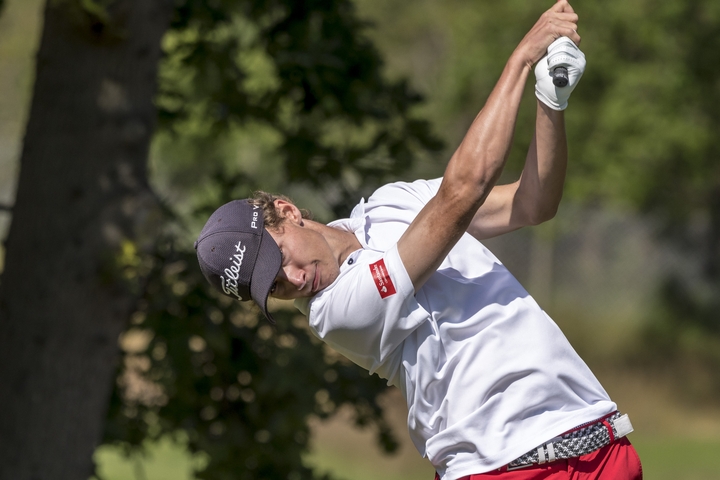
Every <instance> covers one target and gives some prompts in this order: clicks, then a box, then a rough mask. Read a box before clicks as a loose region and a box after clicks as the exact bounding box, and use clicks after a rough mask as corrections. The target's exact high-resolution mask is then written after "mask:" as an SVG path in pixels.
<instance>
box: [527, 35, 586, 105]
mask: <svg viewBox="0 0 720 480" xmlns="http://www.w3.org/2000/svg"><path fill="white" fill-rule="evenodd" d="M558 66H562V67H565V68H567V71H568V80H569V82H568V84H567V85H566V86H564V87H556V86H555V85H554V84H553V77H552V74H553V70H554V69H555V67H558ZM584 71H585V54H584V53H583V52H581V51H580V49H579V48H578V47H577V45H575V43H574V42H573V41H572V40H570V39H569V38H568V37H560V38H558V39H557V40H555V41H554V42H553V43H551V44H550V46H549V47H548V54H547V55H545V56H544V57H543V58H541V59H540V61H539V62H538V63H537V65H535V80H536V82H535V96H536V97H537V98H538V100H540V101H541V102H543V103H544V104H545V105H547V106H548V107H550V108H552V109H553V110H565V109H566V108H567V106H568V98H570V94H571V93H572V91H573V90H574V89H575V86H576V85H577V84H578V82H579V81H580V77H582V74H583V72H584Z"/></svg>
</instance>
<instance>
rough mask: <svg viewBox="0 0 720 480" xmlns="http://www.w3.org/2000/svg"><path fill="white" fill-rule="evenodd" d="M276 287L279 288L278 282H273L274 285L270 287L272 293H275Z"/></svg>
mask: <svg viewBox="0 0 720 480" xmlns="http://www.w3.org/2000/svg"><path fill="white" fill-rule="evenodd" d="M275 289H277V282H273V284H272V287H270V293H271V294H272V293H275Z"/></svg>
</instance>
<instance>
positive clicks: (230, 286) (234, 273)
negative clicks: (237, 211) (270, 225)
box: [220, 222, 257, 300]
mask: <svg viewBox="0 0 720 480" xmlns="http://www.w3.org/2000/svg"><path fill="white" fill-rule="evenodd" d="M253 223H255V222H253ZM253 228H257V227H253ZM235 252H237V253H235V255H233V256H232V257H230V261H231V262H232V263H231V264H230V266H229V267H227V268H226V269H225V271H224V273H225V275H224V276H223V275H220V283H221V285H222V289H223V292H225V294H226V295H233V296H234V297H236V298H237V299H238V300H242V297H241V296H240V294H239V293H238V279H239V278H240V267H241V266H242V262H243V258H244V257H245V247H244V246H242V241H239V242H238V243H237V245H235ZM225 276H227V279H226V278H225Z"/></svg>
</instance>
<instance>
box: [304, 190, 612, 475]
mask: <svg viewBox="0 0 720 480" xmlns="http://www.w3.org/2000/svg"><path fill="white" fill-rule="evenodd" d="M440 181H441V180H440V179H435V180H430V181H424V180H419V181H416V182H413V183H393V184H389V185H386V186H384V187H382V188H380V189H378V190H377V191H376V192H375V193H374V194H373V195H372V196H371V197H370V198H369V199H368V201H367V203H364V202H362V201H361V202H360V204H359V205H357V206H356V207H355V209H354V210H353V212H352V214H351V217H350V218H349V219H345V220H339V221H336V222H333V223H331V224H330V226H333V227H336V228H342V229H346V230H349V231H353V232H355V235H356V236H357V238H358V240H359V241H360V244H361V245H362V246H363V249H362V250H358V251H356V252H354V253H353V254H351V255H350V256H349V257H348V258H347V259H346V261H345V262H344V264H343V265H341V267H340V275H339V276H338V278H337V279H336V280H335V282H333V283H332V284H331V285H330V286H328V287H327V288H326V289H324V290H323V291H322V292H320V293H319V294H318V295H316V296H315V297H314V298H313V299H312V300H310V302H309V305H299V308H301V310H304V311H305V313H306V314H308V318H309V323H310V327H311V329H312V330H313V332H314V333H315V334H316V335H317V336H318V337H319V338H321V339H322V340H324V341H325V342H326V343H328V344H329V345H330V346H331V347H332V348H334V349H335V350H337V351H338V352H339V353H341V354H343V355H345V356H346V357H347V358H349V359H350V360H352V361H353V362H355V363H356V364H358V365H360V366H361V367H363V368H366V369H367V370H368V371H369V372H370V373H377V374H378V375H380V377H382V378H385V379H387V380H388V383H389V384H391V385H396V386H398V387H399V388H400V389H401V390H402V392H403V394H404V395H405V398H406V400H407V404H408V409H409V415H408V428H409V430H410V437H411V438H412V441H413V443H414V444H415V446H416V447H417V449H418V450H419V451H420V453H421V454H422V455H423V456H426V457H427V458H428V459H429V460H430V462H431V463H432V464H433V466H435V468H436V470H437V472H438V474H439V475H440V477H441V479H442V480H454V479H457V478H460V477H463V476H465V475H471V474H477V473H484V472H487V471H490V470H494V469H496V468H499V467H501V466H503V465H505V464H507V463H509V462H511V461H512V460H514V459H515V458H517V457H519V456H520V455H522V454H524V453H526V452H528V451H529V450H531V449H533V448H535V447H537V446H538V445H540V444H542V443H544V442H546V441H548V440H550V439H551V438H553V437H556V436H557V435H559V434H561V433H563V432H565V431H567V430H569V429H572V428H574V427H576V426H578V425H581V424H583V423H586V422H590V421H592V420H595V419H597V418H599V417H601V416H603V415H605V414H607V413H610V412H612V411H614V410H615V409H616V406H615V404H614V403H613V402H612V401H611V400H610V399H609V397H608V395H607V393H606V392H605V390H604V389H603V388H602V386H601V385H600V383H599V382H598V381H597V379H596V378H595V376H594V375H593V374H592V372H590V370H589V369H588V367H587V366H586V365H585V363H584V362H583V361H582V360H581V359H580V357H579V356H578V355H577V353H575V351H574V350H573V348H572V347H571V346H570V344H569V343H568V341H567V340H566V339H565V336H564V335H563V334H562V332H561V331H560V329H559V328H558V327H557V325H556V324H555V323H554V322H553V321H552V320H551V319H550V318H549V317H548V316H547V315H546V314H545V312H544V311H543V310H542V309H541V308H540V307H539V306H538V304H537V303H536V302H535V300H533V298H532V297H531V296H530V295H529V294H528V293H527V292H526V291H525V289H524V288H523V287H522V286H521V285H520V283H519V282H518V281H517V280H516V279H515V277H513V276H512V274H511V273H510V272H509V271H508V270H507V269H506V268H505V267H504V266H503V265H502V263H500V261H499V260H498V259H497V258H495V256H494V255H493V254H492V253H491V252H490V251H489V250H488V249H487V248H485V247H484V246H483V245H482V244H481V243H480V242H478V241H477V240H476V239H475V238H473V237H472V236H470V235H469V234H465V235H464V236H463V237H462V238H461V239H460V241H459V242H458V243H457V245H456V246H455V247H454V248H453V249H452V251H451V252H450V254H449V255H448V256H447V258H446V259H445V260H444V261H443V263H442V265H441V266H440V268H438V269H437V271H436V272H435V273H434V274H433V275H432V276H431V278H430V279H429V280H428V281H427V282H426V283H425V285H423V287H422V288H421V289H420V290H419V291H418V292H417V293H414V291H413V286H412V282H411V281H410V278H409V276H408V274H407V272H406V270H405V267H404V266H403V263H402V261H401V260H400V257H399V255H398V252H397V241H398V240H399V238H400V236H401V235H402V234H403V232H404V231H405V229H406V228H407V227H408V225H410V223H411V222H412V221H413V219H414V218H415V216H416V215H417V214H418V212H419V211H420V210H421V209H422V208H423V206H424V205H425V204H426V203H427V202H428V201H429V200H430V199H431V198H432V197H433V196H434V195H435V193H436V192H437V189H438V187H439V186H440ZM308 307H309V311H307V309H308Z"/></svg>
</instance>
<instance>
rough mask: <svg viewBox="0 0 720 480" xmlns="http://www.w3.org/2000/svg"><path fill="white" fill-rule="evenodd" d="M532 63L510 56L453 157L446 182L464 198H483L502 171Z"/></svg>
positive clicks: (476, 201)
mask: <svg viewBox="0 0 720 480" xmlns="http://www.w3.org/2000/svg"><path fill="white" fill-rule="evenodd" d="M530 70H531V66H530V65H528V64H527V63H526V62H525V61H524V60H523V59H522V57H521V56H520V55H517V54H513V56H511V57H510V59H509V60H508V62H507V64H506V65H505V68H504V70H503V72H502V74H501V76H500V79H499V80H498V82H497V84H496V85H495V88H494V89H493V91H492V93H491V94H490V96H489V97H488V99H487V102H486V103H485V106H484V107H483V108H482V110H481V111H480V113H478V115H477V116H476V117H475V120H474V121H473V123H472V125H471V126H470V128H469V129H468V132H467V134H466V135H465V138H464V139H463V141H462V143H461V144H460V146H459V147H458V149H457V150H456V151H455V153H454V155H453V156H452V158H451V159H450V162H449V163H448V166H447V168H446V170H445V175H444V182H445V183H446V184H447V185H448V186H450V185H452V187H453V190H454V191H456V192H457V191H458V189H461V190H462V191H463V196H464V198H468V199H469V200H470V199H472V202H473V203H477V204H478V206H479V203H481V202H482V200H484V199H485V197H486V196H487V194H488V193H489V191H490V190H491V189H492V187H493V185H494V184H495V182H496V181H497V179H498V177H499V176H500V173H501V172H502V169H503V166H504V165H505V161H506V160H507V158H508V154H509V152H510V147H511V145H512V140H513V134H514V131H515V124H516V121H517V113H518V110H519V108H520V101H521V99H522V94H523V90H524V86H525V83H526V81H527V78H528V75H529V74H530Z"/></svg>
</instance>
